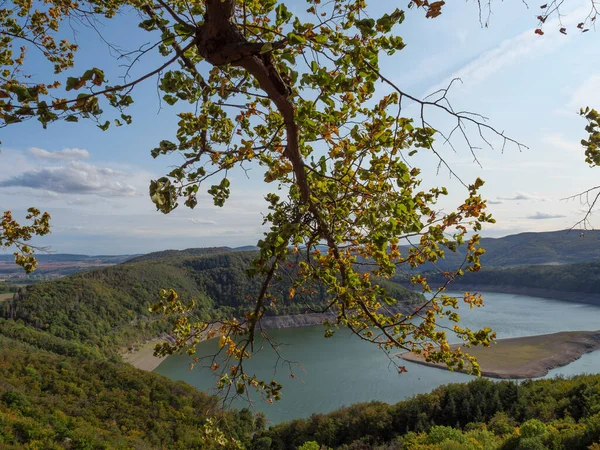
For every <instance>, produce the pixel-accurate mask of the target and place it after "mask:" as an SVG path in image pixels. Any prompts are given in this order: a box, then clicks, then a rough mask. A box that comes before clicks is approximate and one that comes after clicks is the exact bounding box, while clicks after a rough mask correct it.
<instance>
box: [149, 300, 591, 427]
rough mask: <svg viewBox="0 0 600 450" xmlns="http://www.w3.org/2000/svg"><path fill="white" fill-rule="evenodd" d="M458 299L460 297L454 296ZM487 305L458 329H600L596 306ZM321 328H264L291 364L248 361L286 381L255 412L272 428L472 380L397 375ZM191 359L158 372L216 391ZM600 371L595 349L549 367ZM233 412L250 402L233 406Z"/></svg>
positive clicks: (508, 333) (176, 358) (205, 351)
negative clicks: (277, 397)
mask: <svg viewBox="0 0 600 450" xmlns="http://www.w3.org/2000/svg"><path fill="white" fill-rule="evenodd" d="M457 295H458V294H457ZM484 299H485V306H484V307H482V308H478V309H473V310H469V308H468V306H466V305H463V306H462V307H461V308H460V309H459V313H460V314H461V319H462V320H461V325H462V326H468V327H470V328H471V329H475V328H477V329H478V328H481V327H483V326H487V327H490V328H492V329H493V330H494V331H496V333H497V337H498V338H508V337H520V336H532V335H538V334H548V333H555V332H559V331H576V330H597V329H600V307H597V306H592V305H587V304H582V303H575V302H563V301H558V300H549V299H542V298H536V297H528V296H524V295H516V294H499V293H485V294H484ZM324 330H325V329H324V327H322V326H312V327H306V328H290V329H281V330H269V332H268V333H269V336H270V337H271V338H272V339H274V340H275V341H277V342H279V343H281V344H282V345H281V347H280V353H281V354H282V356H284V357H285V358H286V359H288V360H290V361H295V362H297V363H298V365H294V366H292V371H293V373H294V375H295V376H294V378H291V376H290V368H289V367H287V366H282V365H281V362H280V363H279V365H278V367H277V371H276V373H275V375H274V370H273V369H274V365H275V364H276V361H277V356H276V354H275V352H274V351H273V350H272V349H270V348H268V346H265V349H264V350H263V351H261V352H259V353H255V354H254V356H253V358H252V359H251V360H249V361H247V362H246V363H245V366H246V372H247V373H248V374H256V375H257V376H258V377H259V379H264V380H267V381H268V380H271V379H275V380H277V381H278V382H279V383H281V384H283V390H282V398H281V400H280V401H279V402H275V403H274V404H268V403H266V402H265V401H262V400H260V399H258V398H257V400H256V402H255V403H254V408H255V409H256V410H257V411H260V412H263V413H264V414H265V415H266V417H267V419H268V420H269V421H270V422H272V423H279V422H282V421H286V420H291V419H295V418H300V417H308V416H310V415H311V414H312V413H324V412H329V411H332V410H334V409H337V408H339V407H341V406H344V405H350V404H353V403H358V402H365V401H371V400H381V401H385V402H387V403H395V402H398V401H400V400H403V399H405V398H407V397H410V396H412V395H414V394H418V393H424V392H429V391H431V390H432V389H434V388H435V387H437V386H440V385H442V384H447V383H453V382H465V381H469V380H471V379H473V378H475V377H473V376H470V375H466V374H461V373H455V372H449V371H446V370H440V369H437V368H433V367H427V366H423V365H420V364H414V363H411V362H408V361H402V360H400V359H398V363H399V364H400V365H404V366H405V367H406V369H407V370H408V372H407V373H404V374H398V373H397V371H396V370H395V368H394V367H393V366H392V365H391V364H390V362H389V360H388V358H387V356H386V355H385V354H384V353H383V352H381V351H380V350H378V349H377V348H376V347H375V346H374V345H372V344H368V343H366V342H364V341H361V340H360V339H358V338H357V337H356V336H353V335H351V334H350V333H349V332H348V331H346V330H339V331H338V332H337V333H336V334H335V336H334V337H332V338H330V339H325V338H324V337H323V333H324ZM197 350H198V351H197V354H196V355H195V356H198V357H201V356H205V355H210V354H213V353H215V351H216V350H217V340H216V339H213V340H211V341H208V342H204V343H202V344H200V345H198V349H197ZM191 362H192V359H191V357H189V356H186V355H173V356H170V357H169V358H167V359H166V360H165V361H164V362H162V363H161V364H160V365H159V366H158V367H157V368H156V369H155V370H154V372H155V373H158V374H161V375H164V376H167V377H169V378H171V379H175V380H183V381H185V382H187V383H189V384H191V385H193V386H195V387H196V388H198V389H200V390H203V391H207V392H215V390H214V388H215V383H216V378H215V377H214V376H213V374H212V373H210V371H209V370H206V369H202V370H198V369H197V368H195V369H194V370H192V371H190V370H189V366H190V363H191ZM597 372H600V351H596V352H593V353H588V354H585V355H583V356H582V357H581V358H580V359H579V360H577V361H575V362H573V363H571V364H569V365H567V366H564V367H560V368H557V369H554V370H552V371H551V372H550V373H549V374H548V377H552V376H556V375H559V374H561V375H565V376H566V375H574V374H578V373H597ZM234 406H236V407H244V406H247V403H245V402H242V401H239V402H234Z"/></svg>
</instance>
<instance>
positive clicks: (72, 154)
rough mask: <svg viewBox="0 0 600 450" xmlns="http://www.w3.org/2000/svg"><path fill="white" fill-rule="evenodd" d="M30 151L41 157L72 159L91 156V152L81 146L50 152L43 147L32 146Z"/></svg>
mask: <svg viewBox="0 0 600 450" xmlns="http://www.w3.org/2000/svg"><path fill="white" fill-rule="evenodd" d="M29 153H31V154H32V155H34V156H35V157H36V158H40V159H54V160H71V159H84V158H89V156H90V152H88V151H87V150H85V149H81V148H64V149H62V150H56V151H53V152H49V151H48V150H44V149H43V148H38V147H31V148H30V149H29Z"/></svg>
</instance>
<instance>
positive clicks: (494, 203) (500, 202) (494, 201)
mask: <svg viewBox="0 0 600 450" xmlns="http://www.w3.org/2000/svg"><path fill="white" fill-rule="evenodd" d="M487 202H488V203H489V204H490V205H501V204H503V203H504V202H503V201H496V200H488V201H487Z"/></svg>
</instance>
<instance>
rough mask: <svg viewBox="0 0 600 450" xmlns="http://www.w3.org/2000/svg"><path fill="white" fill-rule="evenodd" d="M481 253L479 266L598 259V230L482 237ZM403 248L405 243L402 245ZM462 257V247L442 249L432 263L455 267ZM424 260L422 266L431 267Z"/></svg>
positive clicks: (573, 261) (599, 251) (506, 265)
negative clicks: (449, 249)
mask: <svg viewBox="0 0 600 450" xmlns="http://www.w3.org/2000/svg"><path fill="white" fill-rule="evenodd" d="M481 246H482V247H483V248H484V249H485V251H486V252H485V254H484V255H483V256H482V257H481V263H482V265H483V267H509V266H523V265H530V264H568V263H577V262H585V261H600V231H597V230H590V231H586V232H585V233H583V234H581V233H579V232H578V231H570V232H569V231H568V230H561V231H548V232H540V233H520V234H513V235H509V236H505V237H502V238H482V239H481ZM405 250H406V247H405ZM463 259H464V249H463V248H461V247H459V248H458V250H457V251H456V252H451V251H446V252H445V255H444V259H443V260H439V261H438V262H437V263H436V267H437V268H439V269H442V270H452V269H456V268H458V267H459V266H460V265H461V264H462V262H463ZM431 269H432V265H431V264H426V265H425V266H423V270H431Z"/></svg>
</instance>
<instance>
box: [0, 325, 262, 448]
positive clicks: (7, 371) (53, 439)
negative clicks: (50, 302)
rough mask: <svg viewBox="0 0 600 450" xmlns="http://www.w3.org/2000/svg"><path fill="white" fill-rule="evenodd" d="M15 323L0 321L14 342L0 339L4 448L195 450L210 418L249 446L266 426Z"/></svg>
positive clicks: (1, 437) (214, 401)
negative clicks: (252, 438) (12, 336)
mask: <svg viewBox="0 0 600 450" xmlns="http://www.w3.org/2000/svg"><path fill="white" fill-rule="evenodd" d="M13 325H14V324H13ZM13 325H11V324H9V323H7V322H0V330H1V331H2V334H4V333H5V331H6V330H7V326H8V328H9V329H10V331H9V333H8V334H13V335H14V336H15V337H17V336H18V337H17V338H16V339H13V338H9V337H7V336H5V335H2V334H0V349H2V351H0V448H2V449H14V450H17V449H71V450H84V449H86V450H87V449H116V448H119V449H140V450H141V449H167V448H168V449H181V450H184V449H185V450H187V449H191V448H198V449H199V448H204V447H203V446H204V444H205V442H206V436H205V434H204V425H205V424H206V419H207V418H209V417H214V418H215V420H217V421H218V422H217V423H218V424H219V427H220V428H221V430H223V432H225V433H226V434H227V436H229V437H230V438H234V439H236V440H239V441H240V442H241V443H242V444H243V443H246V444H247V445H249V443H250V440H251V437H252V434H253V433H254V432H255V431H256V430H258V429H260V428H261V427H262V426H263V424H264V420H263V419H262V418H261V417H260V416H254V415H253V414H251V413H250V412H249V411H248V410H242V411H239V412H236V411H225V412H223V411H222V410H220V409H219V408H218V406H217V402H218V399H217V398H216V397H214V396H210V395H207V394H205V393H202V392H199V391H197V390H196V389H194V388H193V387H191V386H189V385H187V384H185V383H182V382H175V381H171V380H169V379H167V378H165V377H162V376H159V375H155V374H153V373H149V372H143V371H141V370H138V369H135V368H134V367H132V366H130V365H128V364H124V363H115V362H111V361H108V360H106V359H102V358H98V357H96V355H94V354H93V351H90V350H89V349H85V347H81V346H79V345H78V344H74V343H71V342H68V341H60V340H59V338H52V337H51V336H48V334H47V333H44V332H39V331H38V332H37V334H36V331H33V330H32V329H31V328H30V327H29V330H26V329H24V327H22V326H21V329H20V330H19V329H18V328H19V327H18V326H13ZM25 335H26V337H25V339H23V338H24V336H25ZM47 339H49V340H50V341H53V342H51V343H50V344H48V342H47ZM23 340H27V341H28V342H30V343H25V342H23ZM78 347H79V350H80V351H77V349H78ZM50 349H52V350H53V351H49V350H50Z"/></svg>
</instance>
